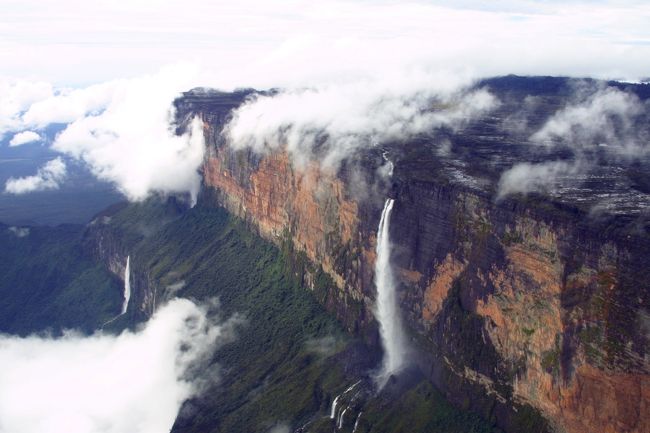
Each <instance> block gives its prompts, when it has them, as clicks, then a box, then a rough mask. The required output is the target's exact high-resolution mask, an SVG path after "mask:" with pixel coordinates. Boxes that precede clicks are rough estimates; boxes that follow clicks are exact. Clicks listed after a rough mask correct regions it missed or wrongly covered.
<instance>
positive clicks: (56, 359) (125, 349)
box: [0, 299, 231, 433]
mask: <svg viewBox="0 0 650 433" xmlns="http://www.w3.org/2000/svg"><path fill="white" fill-rule="evenodd" d="M230 332H231V330H230V329H229V326H228V325H227V324H224V325H221V326H218V325H216V323H215V322H214V320H213V318H211V316H210V315H209V313H208V311H207V310H206V309H205V308H203V307H199V306H197V305H195V304H194V303H192V302H191V301H188V300H183V299H175V300H172V301H171V302H170V303H169V304H167V305H166V306H164V307H163V308H161V309H160V310H159V311H158V312H157V313H156V314H155V315H154V316H153V318H152V319H151V320H150V321H149V322H148V323H147V324H146V326H145V327H144V328H142V329H141V330H139V331H137V332H129V331H125V332H123V333H122V334H121V335H119V336H112V335H105V334H102V333H98V334H95V335H93V336H91V337H82V336H78V335H75V334H67V335H65V336H64V337H62V338H58V339H50V338H43V337H37V336H31V337H27V338H18V337H12V336H7V335H4V336H0V431H2V432H11V433H60V432H67V433H100V432H101V433H160V432H167V431H169V430H170V428H171V426H172V424H173V422H174V420H175V418H176V414H177V413H178V410H179V409H180V407H181V404H182V403H183V401H185V400H186V399H188V398H190V397H192V396H194V395H196V394H197V393H198V392H200V390H201V382H200V381H199V380H198V379H197V378H196V377H194V376H193V372H194V369H195V368H198V367H199V366H204V367H205V365H206V362H207V361H208V360H209V358H210V356H211V355H212V353H213V351H214V349H215V345H216V344H218V343H219V342H220V341H223V340H224V339H227V338H230V337H229V333H230Z"/></svg>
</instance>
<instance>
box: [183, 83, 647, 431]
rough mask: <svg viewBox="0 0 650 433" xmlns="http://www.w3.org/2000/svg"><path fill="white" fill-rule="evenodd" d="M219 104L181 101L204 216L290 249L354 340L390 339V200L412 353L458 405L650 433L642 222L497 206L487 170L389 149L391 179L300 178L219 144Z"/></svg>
mask: <svg viewBox="0 0 650 433" xmlns="http://www.w3.org/2000/svg"><path fill="white" fill-rule="evenodd" d="M193 97H194V98H196V96H193ZM206 98H207V99H202V100H201V101H202V102H201V104H198V103H197V102H196V101H194V102H192V101H191V100H190V101H186V102H185V103H179V104H178V106H179V107H182V110H180V117H181V118H183V116H184V118H189V115H188V113H193V114H197V115H199V116H200V117H201V118H202V119H203V121H204V127H205V135H206V139H207V145H208V152H207V156H206V159H205V162H204V166H203V174H204V190H203V192H202V197H201V202H202V204H203V205H206V204H208V205H209V204H218V205H221V206H224V207H225V208H226V209H228V210H229V211H230V212H231V213H233V214H235V215H237V216H239V217H241V218H242V219H244V220H246V221H248V222H249V223H250V225H251V227H253V228H255V229H256V230H257V231H259V233H260V234H262V236H264V237H266V238H267V239H271V240H272V241H274V242H275V243H276V244H277V245H278V246H279V247H280V248H285V249H287V250H288V251H289V252H290V253H291V256H292V257H293V261H294V265H295V272H296V273H297V274H298V275H299V276H300V277H301V278H302V279H303V282H304V285H305V286H306V287H308V288H309V289H311V290H313V291H314V294H315V296H317V297H318V299H319V300H321V301H322V302H323V303H324V304H325V305H327V306H328V308H329V309H330V310H331V311H333V312H335V313H336V314H337V316H338V317H339V318H340V320H341V321H342V322H343V323H345V324H346V326H347V327H348V329H349V330H350V331H351V332H354V333H357V334H360V335H363V336H365V338H366V339H367V340H368V341H370V342H376V338H377V336H376V335H377V333H376V323H375V322H374V318H373V314H372V311H373V308H374V297H375V293H374V292H375V289H374V285H373V279H372V278H373V265H374V261H375V255H374V247H375V232H376V226H377V223H378V220H379V214H380V211H381V206H382V204H383V199H384V198H385V196H388V195H389V196H391V197H393V198H395V205H394V210H393V216H392V218H393V219H392V222H391V240H392V242H393V244H394V245H393V262H394V266H395V267H396V270H397V272H396V273H397V274H398V275H399V280H400V281H399V283H400V287H399V294H400V303H401V306H402V312H403V315H404V318H405V322H406V325H407V327H408V332H409V335H410V337H411V344H412V345H413V347H414V348H415V349H416V350H415V351H416V353H418V356H417V359H418V363H419V364H420V366H421V369H422V371H424V372H425V374H427V375H428V376H429V377H430V379H431V380H432V381H434V382H435V383H436V384H437V385H438V386H439V387H440V388H441V389H443V390H444V391H445V392H446V393H447V395H448V397H449V398H450V400H452V401H454V402H456V403H457V404H458V405H460V406H462V407H464V408H467V409H471V410H474V411H476V412H479V413H481V414H483V415H484V416H485V417H486V418H488V419H491V420H493V421H494V422H495V423H496V424H497V425H499V426H501V427H502V428H504V429H505V430H507V431H512V432H519V431H547V430H552V431H558V432H569V433H582V432H585V433H586V432H593V431H601V432H612V433H613V432H619V433H621V432H629V433H641V432H646V431H650V410H649V409H650V355H649V354H648V348H649V347H648V343H649V342H648V340H649V333H650V275H649V274H650V242H649V241H650V235H649V234H648V230H647V228H646V227H645V226H644V224H645V223H644V222H639V221H640V220H638V219H635V218H636V217H630V215H629V214H625V215H618V216H616V217H613V218H609V219H602V218H601V219H598V218H592V217H590V214H589V213H588V210H585V209H584V208H580V207H579V206H572V205H571V203H567V202H566V201H564V202H563V201H562V200H551V199H549V198H546V197H538V196H534V197H533V198H525V197H516V198H512V199H507V200H503V201H498V202H497V201H495V198H494V197H495V190H494V188H493V186H490V185H493V183H489V182H487V183H486V185H487V186H486V187H480V188H479V187H477V186H476V185H477V184H481V182H484V181H485V179H488V180H489V176H490V175H489V173H488V174H485V177H484V178H481V176H480V175H479V176H477V177H476V179H478V181H477V182H459V181H455V180H454V177H453V176H450V175H448V173H450V172H449V171H445V169H446V168H449V167H445V166H443V165H441V164H442V163H441V162H440V161H439V160H437V159H435V158H434V159H431V158H430V157H429V156H427V157H426V158H429V159H423V158H422V156H421V153H418V152H419V150H418V152H410V151H409V150H408V149H406V150H405V147H408V146H404V145H399V146H398V145H395V146H393V147H392V148H388V151H389V152H391V154H392V155H394V161H393V162H394V163H395V170H394V175H393V177H392V178H391V179H386V178H384V177H382V176H380V175H379V174H378V169H379V168H380V167H381V165H382V164H383V161H382V158H381V152H380V151H379V150H378V149H369V150H364V151H360V153H359V154H358V155H356V156H355V157H354V158H352V159H351V160H349V161H347V162H346V163H345V164H344V165H343V166H342V167H340V168H339V169H337V170H336V171H330V170H324V169H321V167H320V166H319V165H318V163H317V162H315V161H312V162H310V163H308V164H307V165H301V166H298V165H296V164H294V163H293V160H292V158H291V156H290V155H289V154H287V153H286V151H283V150H279V151H272V152H268V153H266V154H263V155H262V154H256V153H254V152H252V151H251V150H248V149H243V150H234V149H232V148H230V147H229V146H228V145H227V143H226V142H225V140H223V138H222V137H221V135H220V131H221V128H222V127H223V122H225V121H227V119H228V116H227V112H228V110H229V109H230V108H232V107H231V106H230V105H227V104H226V105H224V104H217V103H216V102H214V101H219V98H220V96H219V95H211V96H206ZM210 98H213V99H212V101H213V102H214V103H211V102H210ZM199 99H200V98H199ZM224 107H225V108H224ZM183 110H184V111H183ZM214 119H219V121H218V122H215V121H214ZM475 127H476V125H470V126H468V131H472V128H475ZM418 149H420V148H418ZM414 164H415V166H414ZM427 170H430V171H427ZM445 173H447V174H445ZM456 180H457V179H456ZM359 185H362V187H361V188H359ZM377 191H378V192H379V193H378V194H376V192H377Z"/></svg>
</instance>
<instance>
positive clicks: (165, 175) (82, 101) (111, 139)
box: [27, 66, 205, 200]
mask: <svg viewBox="0 0 650 433" xmlns="http://www.w3.org/2000/svg"><path fill="white" fill-rule="evenodd" d="M195 75H196V71H195V70H194V69H193V68H189V67H185V66H174V67H168V68H164V69H162V70H161V71H160V72H159V73H157V74H156V75H150V76H143V77H138V78H134V79H130V80H119V81H116V82H112V83H107V84H105V85H102V86H91V87H88V88H86V89H83V90H80V91H77V92H72V93H70V94H67V95H62V96H59V97H55V98H52V99H50V100H49V101H46V103H43V104H42V105H40V106H39V107H38V113H39V114H38V116H36V115H35V114H34V117H38V118H39V119H41V120H40V122H44V123H47V122H49V121H52V117H53V116H56V115H57V113H58V112H60V110H59V107H60V106H62V107H63V110H68V113H69V114H71V117H75V116H79V117H77V118H76V119H74V121H73V122H72V123H70V124H69V125H68V127H67V128H66V129H65V130H64V131H63V132H61V133H60V134H59V135H58V136H57V138H56V140H55V142H54V144H53V149H54V150H57V151H59V152H62V153H65V154H67V155H69V156H71V157H73V158H77V159H79V160H82V161H84V162H85V163H87V164H88V166H89V167H90V169H91V171H92V172H93V173H94V174H95V175H96V176H97V177H98V178H100V179H103V180H107V181H110V182H113V183H115V185H116V186H117V187H118V189H119V190H120V191H121V192H123V193H124V194H125V195H126V196H127V197H128V198H129V199H130V200H142V199H144V198H146V197H147V195H149V194H150V193H152V192H155V191H157V192H163V193H183V192H188V193H190V195H191V196H192V198H193V199H195V198H196V195H197V193H198V190H199V186H200V177H199V174H198V172H197V169H198V167H199V165H200V164H201V162H202V160H203V151H204V147H205V145H204V142H203V131H202V123H201V122H200V121H199V120H198V119H196V120H195V121H194V122H193V124H192V128H191V130H190V132H189V133H187V134H185V135H183V136H176V135H175V133H174V130H173V129H172V127H171V125H170V121H171V120H173V112H172V111H171V110H172V105H171V103H172V101H173V100H174V98H176V97H177V96H178V95H179V94H180V92H181V91H183V90H187V89H188V88H190V87H192V86H193V84H194V79H195V78H194V77H195ZM88 101H93V102H92V103H88ZM98 101H100V102H98ZM59 104H60V105H59ZM91 106H92V107H93V108H92V110H91V111H90V112H89V109H90V108H89V107H91ZM33 107H34V106H33ZM45 107H47V108H45ZM30 113H32V114H33V113H35V112H34V111H32V110H31V109H30V111H29V112H28V113H27V114H30Z"/></svg>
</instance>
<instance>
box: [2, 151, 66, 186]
mask: <svg viewBox="0 0 650 433" xmlns="http://www.w3.org/2000/svg"><path fill="white" fill-rule="evenodd" d="M65 176H66V166H65V162H63V160H62V159H61V158H60V157H58V158H55V159H53V160H51V161H49V162H47V163H46V164H45V165H43V166H42V167H41V168H39V169H38V171H37V172H36V174H35V175H34V176H26V177H19V178H13V177H11V178H9V179H8V180H7V183H5V192H6V193H9V194H26V193H28V192H34V191H44V190H48V189H57V188H59V184H60V183H61V182H62V181H63V179H64V178H65Z"/></svg>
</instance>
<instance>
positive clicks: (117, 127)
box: [0, 0, 650, 201]
mask: <svg viewBox="0 0 650 433" xmlns="http://www.w3.org/2000/svg"><path fill="white" fill-rule="evenodd" d="M648 59H650V4H648V3H647V2H643V1H632V0H629V1H617V2H614V1H607V0H603V1H592V2H580V1H509V0H503V1H498V0H497V1H492V2H489V3H486V2H478V1H471V0H464V1H460V2H453V1H438V2H434V1H406V2H405V1H399V2H397V1H387V0H385V1H346V2H343V1H338V0H323V1H318V2H313V1H303V0H287V1H277V2H269V1H262V0H241V1H237V2H225V1H210V2H206V1H199V0H155V1H154V0H129V1H115V0H111V1H104V0H102V1H94V2H82V1H77V0H57V1H52V0H39V1H34V0H23V1H13V0H9V1H8V0H3V1H2V14H1V15H0V65H2V66H1V67H0V101H2V104H1V105H0V139H1V138H3V137H4V139H5V140H6V141H7V143H8V145H9V146H19V145H29V144H30V143H32V144H33V143H34V142H37V143H38V142H39V141H40V140H41V137H42V130H43V128H44V127H45V126H47V125H48V124H52V123H62V124H66V125H67V127H66V128H65V130H64V131H62V132H61V133H60V134H59V135H58V136H57V137H56V138H55V139H54V140H53V142H52V144H51V147H52V149H54V150H55V151H57V152H59V153H60V154H61V155H62V156H65V157H66V158H71V159H76V160H78V161H80V162H81V163H83V164H85V165H87V166H88V168H89V169H90V171H91V172H92V173H93V174H94V175H95V176H96V177H97V178H98V179H100V180H103V181H107V182H110V183H111V184H113V185H114V186H115V188H116V189H117V190H118V191H119V192H121V193H122V194H123V195H124V196H125V197H127V198H128V199H130V200H142V199H144V198H146V197H147V196H149V195H150V194H151V193H154V192H163V193H187V194H188V196H190V197H191V200H192V201H195V199H196V195H197V192H198V188H199V185H200V178H199V177H198V174H197V169H198V167H199V165H200V164H201V161H202V158H203V148H204V143H203V141H202V137H201V135H202V134H200V125H198V124H195V125H194V127H193V128H191V130H190V131H189V132H188V133H187V134H185V135H184V136H182V137H177V136H175V135H174V134H173V133H172V131H171V130H170V127H169V120H170V119H171V118H172V117H173V113H171V112H170V106H171V102H172V101H173V99H174V98H175V97H177V96H178V95H179V94H180V92H182V91H185V90H188V89H190V88H193V87H197V86H205V87H214V88H219V89H224V90H229V89H234V88H237V87H255V88H260V89H263V88H271V87H275V88H281V89H284V92H282V93H281V94H279V95H278V98H276V99H275V100H273V101H269V100H268V98H266V99H265V98H260V99H259V100H258V101H256V104H254V105H253V106H250V105H247V106H245V107H243V108H242V109H241V110H240V111H239V112H238V113H237V115H236V116H235V122H233V124H232V125H230V127H229V128H228V131H229V132H230V133H231V134H230V138H231V139H232V142H233V144H234V145H236V146H253V147H257V148H259V145H260V143H262V144H264V145H266V144H268V143H269V142H270V143H271V145H273V144H274V143H273V142H274V138H277V131H278V130H280V129H281V128H282V129H284V130H287V128H286V126H288V125H289V124H291V125H292V126H293V128H292V129H291V132H292V134H293V136H292V137H289V140H288V146H289V148H290V151H291V153H292V154H293V155H294V156H297V157H296V160H297V161H298V162H300V160H304V159H305V158H306V156H305V155H307V157H308V153H306V152H305V147H309V142H310V137H309V136H308V135H309V131H313V130H314V129H316V128H322V127H327V128H328V132H329V133H330V134H331V135H332V136H333V137H335V138H336V140H335V143H334V145H333V149H334V151H333V152H331V153H329V154H328V155H327V157H326V161H325V162H326V163H327V164H331V165H333V166H336V164H338V162H340V160H341V159H342V158H344V157H345V156H346V155H347V154H349V152H350V151H351V150H353V149H354V148H355V147H358V146H361V145H367V144H368V143H376V142H378V141H380V140H382V139H390V138H396V137H403V136H407V135H409V134H412V133H417V132H418V131H421V130H423V129H426V128H429V127H435V126H442V125H448V126H449V125H451V126H453V125H457V124H458V123H459V122H458V120H459V119H460V120H461V121H462V120H463V119H467V118H468V117H467V116H469V115H471V114H472V113H474V114H480V113H484V112H486V109H489V108H490V106H492V107H494V106H496V105H498V101H490V98H489V97H488V96H486V95H483V97H481V95H477V94H472V95H464V94H462V91H460V93H459V89H462V87H463V86H467V85H469V83H471V81H472V80H473V79H477V78H482V77H487V76H495V75H504V74H510V73H514V74H520V75H568V76H574V77H595V78H606V79H620V80H628V81H639V80H643V79H645V78H647V77H648V76H649V75H650V72H649V71H650V68H649V66H650V60H648ZM454 92H456V93H454ZM431 97H437V98H439V99H443V100H446V101H447V102H454V103H455V104H456V103H457V104H458V106H459V107H461V108H462V107H465V108H472V110H469V111H468V110H467V109H464V110H458V111H457V112H456V113H442V115H441V116H428V118H424V119H423V118H421V117H419V116H417V113H418V112H419V111H421V109H422V108H423V107H424V106H426V104H427V103H428V100H429V99H430V98H431ZM489 102H492V103H491V104H488V103H489ZM482 108H484V109H482ZM460 123H462V122H460ZM193 131H194V132H198V134H193V133H192V132H193ZM313 138H314V137H313V136H312V137H311V139H313ZM275 141H277V140H275ZM275 144H276V145H277V143H275ZM307 150H308V149H307ZM60 162H61V161H58V160H52V161H49V162H48V163H47V164H46V165H43V166H41V167H40V168H38V169H37V170H36V171H35V173H34V174H33V175H31V176H28V177H25V178H18V179H9V181H8V182H7V183H6V185H5V188H4V193H5V194H27V193H29V192H32V191H38V190H43V189H50V190H52V189H57V188H58V187H59V186H60V185H61V184H62V182H64V180H65V178H66V175H67V174H66V165H65V161H63V162H64V164H61V163H60ZM48 164H49V165H48ZM53 168H56V170H54V171H53V170H52V169H53ZM163 174H164V175H163Z"/></svg>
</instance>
